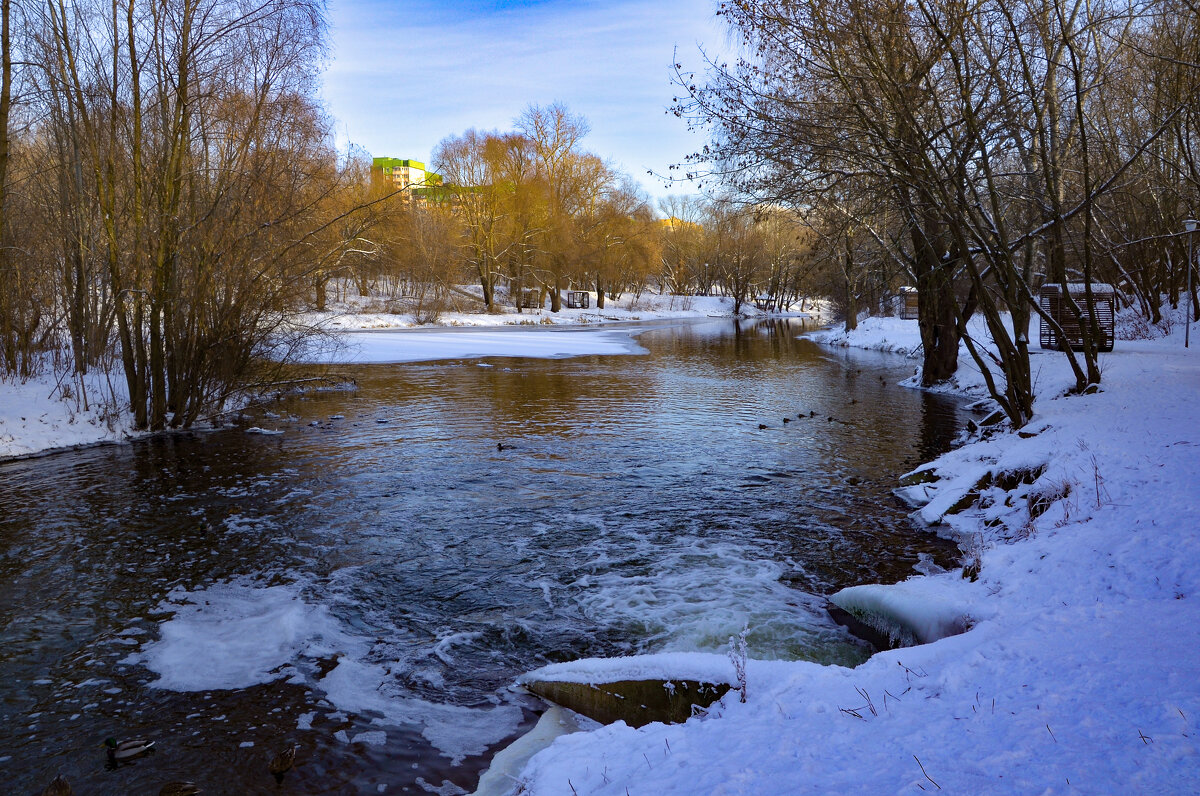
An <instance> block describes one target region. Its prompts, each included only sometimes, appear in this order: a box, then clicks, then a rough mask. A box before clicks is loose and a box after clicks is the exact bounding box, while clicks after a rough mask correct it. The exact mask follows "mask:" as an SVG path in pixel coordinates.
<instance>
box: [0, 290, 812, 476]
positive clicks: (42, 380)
mask: <svg viewBox="0 0 1200 796" xmlns="http://www.w3.org/2000/svg"><path fill="white" fill-rule="evenodd" d="M592 300H593V301H594V300H595V298H594V296H593V298H592ZM824 307H825V304H824V303H823V302H819V303H817V304H816V305H814V306H812V307H810V309H811V310H812V313H811V314H812V317H814V318H818V319H819V318H820V313H821V312H822V311H823V308H824ZM389 309H395V310H398V311H396V312H389V311H388V310H389ZM793 314H794V315H799V314H800V313H793ZM763 316H764V313H762V312H759V311H758V310H757V309H755V308H754V306H753V305H752V304H750V305H745V306H743V307H742V308H741V313H740V315H739V317H763ZM733 317H734V313H733V300H732V299H729V298H725V297H721V296H664V295H658V294H652V293H646V294H643V295H641V296H640V297H635V296H633V295H632V294H626V295H624V296H623V297H622V298H621V299H619V300H616V301H610V302H608V303H607V306H606V308H605V309H604V310H596V309H594V308H591V309H586V310H585V309H566V308H564V309H563V310H562V311H561V312H558V313H552V312H550V311H548V310H544V309H536V310H524V311H522V312H520V313H518V312H516V311H515V310H514V309H512V308H504V309H503V310H502V311H501V312H497V313H454V312H446V313H442V314H440V315H439V317H438V318H437V320H436V322H435V323H432V324H418V323H417V322H416V319H415V317H414V315H413V313H412V312H411V311H406V310H403V308H402V307H400V306H399V305H398V304H395V303H391V304H390V305H389V302H385V301H384V300H382V299H380V298H379V297H369V296H368V297H360V296H345V297H343V298H342V300H340V301H332V302H330V304H329V306H328V308H327V310H326V311H325V312H321V313H308V314H306V315H305V316H303V319H302V320H303V322H304V323H305V324H308V325H310V326H311V327H313V328H316V329H319V330H322V331H324V332H326V333H327V334H326V335H324V336H322V338H321V340H320V343H319V344H318V345H317V346H316V347H315V348H314V349H313V351H314V353H313V354H312V355H310V356H308V357H306V359H308V360H309V361H310V362H317V361H319V362H331V363H337V364H345V363H351V362H352V363H356V364H364V363H395V362H422V361H432V360H438V359H467V358H480V357H559V356H585V355H593V354H606V355H607V354H629V353H638V352H639V351H640V349H639V348H638V346H637V344H636V343H635V342H633V341H632V339H631V338H630V336H629V334H627V333H620V332H612V331H611V330H610V329H611V327H612V326H614V325H621V324H624V325H631V324H636V323H638V322H664V321H669V320H673V319H679V320H683V319H703V318H733ZM606 327H607V328H606ZM568 331H570V332H575V331H579V332H580V334H570V335H564V332H568ZM369 332H379V334H369ZM389 332H391V333H390V334H389ZM550 332H554V333H555V334H553V335H551V334H549V333H550ZM47 370H49V368H48V369H47ZM123 384H124V379H123V377H122V376H121V375H120V374H119V373H117V374H112V375H111V377H110V378H105V377H104V375H103V374H93V375H92V376H89V378H88V383H87V384H85V385H82V386H83V387H84V388H86V391H87V393H88V395H87V396H86V398H87V400H85V399H84V398H82V397H81V396H80V394H81V392H82V390H81V389H80V387H81V385H78V384H76V383H74V382H72V380H70V379H67V380H66V382H65V387H64V381H63V379H62V378H61V377H60V376H58V375H56V374H54V373H51V372H47V373H44V374H41V375H38V376H35V377H33V378H31V379H29V380H27V381H25V382H19V381H6V380H3V379H0V460H3V459H12V458H23V457H27V456H36V455H38V454H40V453H47V452H51V451H55V450H62V449H69V448H78V447H85V446H89V445H99V444H105V443H114V442H123V441H126V440H129V439H131V438H133V437H135V436H138V435H139V433H140V432H137V431H135V430H134V428H133V424H132V422H131V421H132V418H131V417H130V416H129V415H128V413H127V412H122V411H117V410H115V409H114V406H115V405H116V403H117V402H118V401H122V400H123V396H124V393H123V392H122V385H123ZM114 389H115V390H116V391H117V392H119V393H120V396H118V397H117V398H114V397H113V395H112V393H113V391H114ZM98 399H99V400H98Z"/></svg>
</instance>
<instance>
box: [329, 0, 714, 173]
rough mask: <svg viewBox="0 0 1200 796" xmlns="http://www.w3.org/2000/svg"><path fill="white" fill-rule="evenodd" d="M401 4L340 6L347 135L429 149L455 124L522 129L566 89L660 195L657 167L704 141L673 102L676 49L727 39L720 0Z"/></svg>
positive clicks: (336, 39) (339, 71)
mask: <svg viewBox="0 0 1200 796" xmlns="http://www.w3.org/2000/svg"><path fill="white" fill-rule="evenodd" d="M398 5H399V4H395V5H393V4H383V3H370V2H365V0H359V1H358V2H342V3H335V4H333V5H332V6H331V17H332V20H331V21H332V28H333V30H332V35H333V43H334V54H333V62H332V64H331V66H330V69H329V72H328V74H327V75H326V80H325V96H326V99H327V101H328V102H329V105H330V109H331V110H332V112H333V114H334V116H335V117H337V119H338V120H339V130H340V131H341V133H342V136H343V137H344V138H346V139H347V140H349V141H350V142H353V143H355V144H358V145H361V146H363V147H365V148H366V149H367V150H368V151H370V152H371V153H372V154H374V155H391V156H395V157H413V158H416V159H418V160H427V159H428V158H429V155H430V152H431V151H432V149H433V147H434V146H435V145H436V144H437V142H438V141H440V140H441V139H442V138H444V137H446V136H447V135H451V134H458V133H461V132H463V131H464V130H466V129H468V128H470V127H476V128H480V129H492V128H499V129H511V127H512V123H513V119H514V118H515V117H516V116H517V115H518V114H520V113H521V111H522V110H523V109H524V108H525V107H526V106H528V105H529V104H531V103H536V104H542V105H544V104H548V103H550V102H554V101H562V102H565V103H566V104H567V105H568V106H569V107H570V109H571V110H572V112H574V113H578V114H582V115H584V116H586V117H587V118H588V121H589V122H590V124H591V127H592V133H591V135H590V136H589V137H588V138H587V139H586V140H585V142H584V144H585V146H586V147H587V148H588V149H590V150H592V151H594V152H596V153H597V154H599V155H601V156H602V157H606V158H609V159H611V160H612V161H613V162H614V163H615V164H616V165H617V166H618V167H620V168H622V169H623V170H625V171H626V172H628V173H630V174H632V175H633V176H634V177H635V178H637V179H639V180H640V181H641V182H642V184H643V185H645V186H646V188H647V189H648V190H649V191H651V192H652V193H654V194H656V195H657V194H661V193H663V192H664V191H663V189H662V187H661V184H660V183H659V181H658V180H655V179H653V178H650V177H647V176H646V170H647V169H654V170H655V171H656V172H660V173H666V170H667V167H668V166H669V165H670V164H671V163H677V162H679V161H681V160H682V159H683V157H684V156H685V155H687V154H688V153H689V152H691V151H693V150H695V149H697V148H699V147H700V146H701V145H702V143H703V141H702V139H701V137H700V136H698V135H694V134H689V133H688V131H687V129H686V126H685V124H684V123H683V122H682V121H680V120H679V119H676V118H675V117H673V116H669V115H668V114H667V113H666V109H667V107H668V106H669V105H670V104H671V100H672V97H673V96H674V94H675V91H674V89H675V87H674V86H672V85H671V82H670V78H671V75H670V66H671V62H672V58H673V57H674V49H675V48H676V47H678V49H679V52H680V55H681V57H682V59H683V60H684V61H685V62H688V63H692V64H698V63H699V61H700V58H699V54H698V50H697V44H699V43H701V42H703V43H705V44H706V45H707V46H714V45H720V44H721V43H722V42H723V41H724V34H723V33H722V32H721V28H720V26H719V24H718V23H717V22H716V21H715V18H714V12H713V5H712V2H711V0H666V1H665V2H653V0H626V2H620V3H614V4H604V5H603V6H601V5H598V4H594V3H556V2H548V3H541V4H535V5H533V6H530V7H525V8H511V7H510V8H500V9H491V10H487V11H483V12H480V11H478V4H473V5H472V8H471V9H468V8H465V7H463V8H461V9H455V8H453V7H447V6H444V5H443V6H441V7H439V8H437V9H434V8H425V9H422V8H420V7H418V8H415V9H414V8H413V6H411V5H408V4H405V5H404V7H401V8H398V7H397V6H398ZM472 9H474V10H472Z"/></svg>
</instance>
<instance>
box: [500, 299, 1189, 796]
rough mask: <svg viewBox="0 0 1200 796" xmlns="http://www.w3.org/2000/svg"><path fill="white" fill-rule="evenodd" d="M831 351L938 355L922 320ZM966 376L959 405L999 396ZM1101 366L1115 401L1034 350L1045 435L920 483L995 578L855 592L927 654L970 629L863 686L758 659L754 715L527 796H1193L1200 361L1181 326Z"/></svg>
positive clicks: (592, 757) (586, 762)
mask: <svg viewBox="0 0 1200 796" xmlns="http://www.w3.org/2000/svg"><path fill="white" fill-rule="evenodd" d="M826 339H827V340H831V341H833V342H840V343H841V344H847V345H858V344H861V345H867V346H870V347H874V348H881V349H886V350H893V351H908V352H914V351H916V350H917V341H916V324H915V322H903V321H893V320H882V321H878V322H876V321H868V322H867V323H865V324H863V325H862V327H860V333H859V334H857V335H856V334H851V335H848V336H847V335H841V334H840V333H833V334H828V335H826ZM961 361H963V363H964V366H965V367H964V369H963V372H962V373H960V388H965V389H968V390H971V391H975V392H974V394H978V392H977V389H978V382H977V380H976V379H975V378H973V376H972V374H971V368H970V366H969V363H968V361H967V359H966V356H965V354H964V356H963V358H962V360H961ZM1101 364H1102V367H1103V372H1104V385H1103V390H1102V391H1101V392H1100V393H1098V394H1095V395H1088V396H1076V397H1064V392H1065V389H1066V387H1067V386H1068V385H1069V384H1070V383H1071V377H1070V374H1069V371H1068V369H1067V367H1066V363H1065V360H1064V358H1063V356H1062V355H1061V354H1057V353H1052V352H1044V353H1043V352H1040V351H1039V352H1037V353H1036V355H1035V361H1034V372H1035V374H1036V389H1037V392H1038V399H1037V402H1036V406H1035V411H1036V415H1035V417H1034V419H1033V421H1032V422H1031V423H1030V424H1029V425H1028V426H1027V427H1026V428H1025V429H1023V432H1024V436H1019V435H1017V434H1013V433H1005V432H1000V433H991V434H988V435H986V437H987V438H986V439H984V438H983V436H984V435H981V434H976V435H975V436H974V437H973V438H972V439H970V440H966V441H965V444H964V445H963V446H962V447H960V448H958V449H956V450H955V451H952V452H950V453H948V454H946V455H945V456H943V457H941V458H939V459H938V460H937V461H935V462H934V463H932V465H931V466H930V467H929V468H928V469H929V470H930V471H931V476H932V477H933V478H935V479H936V480H932V481H930V482H928V483H924V484H920V485H919V486H917V487H914V488H910V490H912V491H916V490H919V494H918V497H919V498H920V499H919V500H915V501H914V502H917V503H923V504H924V505H923V508H922V509H921V511H922V512H923V514H922V516H923V517H924V518H925V519H926V520H928V521H930V522H933V523H936V524H937V527H938V529H939V531H940V532H942V533H945V534H946V535H949V536H952V537H954V538H958V539H959V540H961V543H962V544H963V545H964V547H965V548H966V549H967V551H968V558H970V559H972V560H977V561H978V562H979V563H980V564H981V567H980V571H979V575H978V580H977V581H975V582H972V581H971V580H969V579H964V578H963V577H962V573H960V572H958V571H955V572H948V573H944V574H939V575H931V576H927V577H919V578H914V579H911V580H910V581H908V582H906V583H905V584H903V585H901V586H900V587H898V588H892V589H881V588H878V587H874V588H869V589H866V590H864V591H860V592H857V593H855V592H852V593H851V596H852V597H853V598H854V601H855V602H858V603H860V604H871V605H875V606H876V607H879V606H881V604H882V603H884V602H886V603H887V605H886V606H885V607H886V610H887V611H888V612H898V613H901V614H906V615H908V616H909V618H910V619H911V621H912V623H913V624H914V626H916V627H918V628H919V627H924V629H923V630H920V631H919V633H920V634H922V635H923V634H928V635H927V637H929V638H933V637H937V636H941V635H944V632H943V631H944V630H945V629H946V628H944V627H938V625H940V624H941V623H942V622H943V621H944V620H945V619H947V618H951V619H953V618H954V617H960V618H965V620H966V621H965V622H964V626H965V625H970V628H969V629H968V630H967V631H966V632H964V633H960V634H957V635H951V636H948V637H943V638H940V640H937V641H935V642H934V643H929V644H925V645H922V646H915V647H908V648H903V649H897V650H892V651H889V652H882V653H878V654H876V655H875V656H873V657H872V658H871V659H870V660H869V661H867V662H866V663H865V664H863V665H861V666H859V667H857V668H855V669H847V668H843V667H838V666H824V667H823V666H818V665H815V664H810V663H803V662H798V663H774V664H772V665H770V666H762V665H753V664H755V663H757V662H755V661H751V664H752V665H750V666H748V667H747V693H748V700H747V702H746V703H745V704H743V703H740V702H739V701H738V700H736V699H731V698H730V697H728V696H727V697H726V699H725V704H724V707H723V708H714V709H712V710H710V711H709V713H708V715H707V716H706V717H703V718H697V719H692V720H691V721H689V722H687V723H686V724H683V725H670V726H668V725H663V724H651V725H648V726H646V727H643V728H642V729H638V730H635V729H631V728H629V727H627V726H624V725H623V724H620V723H618V724H614V725H610V726H607V727H604V728H603V729H599V730H596V731H593V732H583V733H574V734H571V735H566V736H563V737H560V738H558V739H557V740H555V741H554V742H553V744H551V746H550V747H549V748H547V749H546V750H544V751H543V752H541V753H540V754H538V755H536V756H534V757H533V758H532V759H531V760H530V762H529V764H528V765H527V766H526V768H525V769H524V771H523V772H522V775H521V780H522V787H523V788H524V790H523V791H522V793H526V794H534V796H537V795H538V794H558V793H570V792H572V791H575V792H578V793H588V794H624V793H626V792H627V789H628V792H629V793H656V794H694V793H705V794H717V793H720V794H735V793H736V794H761V793H916V792H918V791H921V792H929V791H933V790H938V789H941V790H945V791H947V792H959V793H965V792H981V793H1074V792H1079V793H1108V792H1114V791H1120V792H1129V793H1164V794H1165V793H1183V792H1194V791H1195V788H1196V783H1197V782H1200V655H1197V650H1200V500H1198V499H1197V497H1196V495H1197V491H1196V490H1197V486H1196V485H1197V484H1200V422H1198V421H1200V408H1198V407H1197V404H1196V402H1197V400H1198V398H1197V395H1198V390H1197V388H1198V387H1200V353H1198V352H1196V351H1195V350H1186V351H1185V350H1184V348H1183V340H1182V328H1181V327H1180V326H1179V325H1176V326H1175V330H1174V332H1173V333H1172V335H1171V336H1169V337H1166V338H1163V339H1159V340H1137V341H1127V340H1126V341H1120V340H1119V341H1118V343H1117V347H1116V350H1115V351H1114V352H1113V353H1111V354H1108V355H1105V356H1103V357H1102V360H1101ZM750 652H751V656H753V649H751V651H750ZM714 663H715V662H714ZM592 666H593V665H591V664H581V665H580V670H581V671H584V672H586V671H587V670H588V669H589V668H590V667H592Z"/></svg>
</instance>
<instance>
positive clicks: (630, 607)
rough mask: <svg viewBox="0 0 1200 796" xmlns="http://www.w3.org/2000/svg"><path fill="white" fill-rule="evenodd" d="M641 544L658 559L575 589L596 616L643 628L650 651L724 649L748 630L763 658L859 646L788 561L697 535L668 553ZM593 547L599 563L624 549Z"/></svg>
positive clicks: (593, 576) (589, 579)
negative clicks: (793, 575) (800, 586)
mask: <svg viewBox="0 0 1200 796" xmlns="http://www.w3.org/2000/svg"><path fill="white" fill-rule="evenodd" d="M630 541H631V540H630V539H628V538H624V539H622V540H620V544H624V545H627V546H628V545H629V543H630ZM640 541H641V542H645V545H641V544H639V543H638V542H635V543H634V544H638V546H639V547H644V549H639V550H638V551H637V553H636V554H637V555H643V554H644V555H645V556H646V557H647V558H648V559H650V561H649V563H648V564H647V565H646V566H645V567H643V568H641V571H640V572H631V571H630V570H629V568H627V567H623V566H618V567H616V568H615V569H606V568H605V567H604V566H601V567H600V568H599V570H600V571H597V572H583V573H580V576H579V577H578V578H577V580H576V581H575V582H574V583H573V584H571V586H572V587H574V588H571V589H570V590H571V592H572V593H571V599H572V600H574V601H575V602H576V604H578V605H579V606H580V608H581V610H582V611H583V612H584V614H585V615H586V616H587V617H588V618H589V619H591V620H593V621H596V622H599V623H601V624H605V625H620V626H624V627H627V628H635V629H636V630H637V636H638V637H639V638H641V639H642V647H641V649H640V651H642V652H665V651H670V652H723V651H725V650H726V649H727V648H728V643H729V638H730V636H735V635H737V634H738V633H740V632H741V631H742V629H743V628H746V627H749V630H750V634H749V643H750V654H751V656H752V657H755V658H759V659H775V660H788V659H795V658H797V657H800V658H807V657H810V656H811V655H813V654H817V655H824V654H826V653H827V652H829V651H835V650H834V649H833V647H832V646H831V642H833V643H836V642H837V641H838V640H839V639H843V638H844V640H845V641H846V642H847V643H848V644H853V642H852V641H850V640H849V638H848V637H846V636H845V634H844V633H843V632H842V631H841V630H840V629H837V628H836V627H834V625H833V624H832V622H831V621H830V620H828V618H827V617H826V615H825V612H824V609H823V604H822V603H821V601H820V600H819V599H818V598H816V597H814V596H812V595H809V594H805V593H804V592H801V591H799V590H797V589H795V588H793V587H791V586H790V585H788V584H786V583H783V582H781V581H780V576H781V575H782V574H783V573H784V571H785V567H784V566H783V565H781V564H779V563H778V562H776V561H774V560H769V559H767V558H754V557H752V556H753V552H752V551H748V550H746V549H745V546H744V545H740V544H726V543H711V542H703V541H700V540H695V539H692V540H676V543H673V545H672V547H673V549H666V550H664V549H663V548H662V547H655V546H652V545H650V541H649V540H640ZM592 547H593V549H592V550H590V551H589V554H588V556H587V558H588V559H589V560H592V561H600V562H604V561H606V556H605V553H606V552H607V553H609V554H611V555H616V554H617V553H618V552H619V551H618V550H615V549H612V550H604V549H595V548H607V545H606V544H603V543H602V544H598V545H593V546H592ZM848 649H850V648H848ZM842 652H846V650H843V651H841V652H838V653H837V654H839V655H840V654H841V653H842Z"/></svg>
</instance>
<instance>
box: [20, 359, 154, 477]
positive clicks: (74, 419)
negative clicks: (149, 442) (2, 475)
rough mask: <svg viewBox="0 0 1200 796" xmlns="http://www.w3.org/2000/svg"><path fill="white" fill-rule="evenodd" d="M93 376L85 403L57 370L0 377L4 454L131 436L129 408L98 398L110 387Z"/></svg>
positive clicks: (70, 446) (30, 453) (82, 444)
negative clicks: (114, 409)
mask: <svg viewBox="0 0 1200 796" xmlns="http://www.w3.org/2000/svg"><path fill="white" fill-rule="evenodd" d="M90 381H92V382H93V383H91V384H87V385H86V386H87V387H88V389H89V400H88V402H87V403H86V404H85V402H84V401H82V400H81V399H80V398H79V397H78V386H77V385H75V384H73V383H72V382H71V381H70V380H68V381H67V383H66V389H64V386H63V385H62V384H60V382H59V380H58V379H57V378H55V377H54V376H53V375H43V376H37V377H34V378H32V379H29V380H28V381H25V382H19V381H6V380H4V379H0V459H7V458H11V457H17V456H30V455H33V454H35V453H40V452H42V451H47V450H54V449H58V448H74V447H81V446H85V445H96V444H98V443H104V442H120V441H123V440H125V439H127V438H128V437H129V436H130V435H131V434H132V433H133V431H132V424H131V423H130V420H131V418H130V417H128V416H127V414H128V413H126V416H121V415H119V414H117V413H115V412H112V411H111V407H109V406H107V405H105V404H104V402H102V403H100V404H97V403H96V402H95V401H96V398H97V397H98V396H103V395H107V394H108V392H109V390H108V387H107V385H104V384H101V383H100V380H99V379H95V378H93V379H91V380H90ZM123 383H124V382H123V380H122V381H121V384H123ZM64 393H65V395H66V397H65V398H64ZM85 407H86V408H85Z"/></svg>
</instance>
